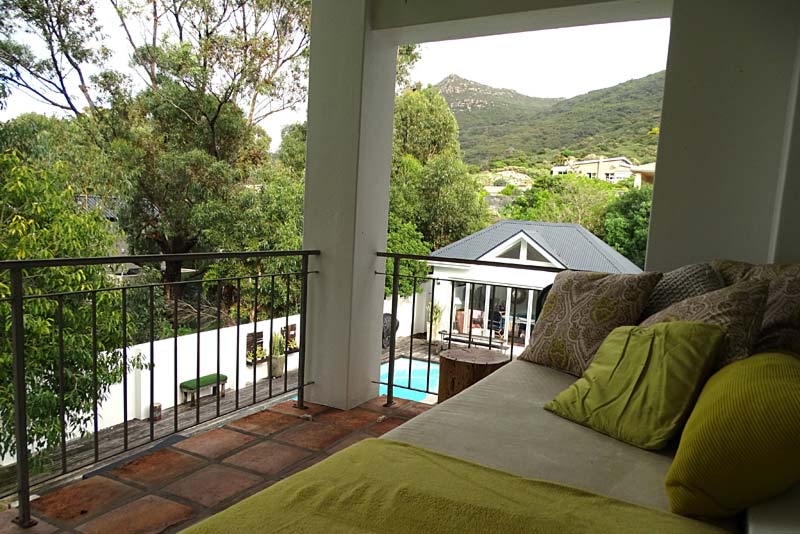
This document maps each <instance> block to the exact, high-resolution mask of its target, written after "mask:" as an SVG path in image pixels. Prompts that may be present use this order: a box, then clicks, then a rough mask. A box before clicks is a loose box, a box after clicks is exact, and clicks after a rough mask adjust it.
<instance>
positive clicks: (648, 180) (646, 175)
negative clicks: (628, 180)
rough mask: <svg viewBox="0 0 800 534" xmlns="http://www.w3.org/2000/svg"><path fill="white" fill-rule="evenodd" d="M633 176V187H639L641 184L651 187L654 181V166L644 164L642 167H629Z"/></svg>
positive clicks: (652, 164) (653, 164)
mask: <svg viewBox="0 0 800 534" xmlns="http://www.w3.org/2000/svg"><path fill="white" fill-rule="evenodd" d="M631 171H633V176H634V185H636V187H641V186H642V184H650V185H653V184H654V183H655V181H656V164H655V162H653V163H645V164H644V165H636V166H634V167H631Z"/></svg>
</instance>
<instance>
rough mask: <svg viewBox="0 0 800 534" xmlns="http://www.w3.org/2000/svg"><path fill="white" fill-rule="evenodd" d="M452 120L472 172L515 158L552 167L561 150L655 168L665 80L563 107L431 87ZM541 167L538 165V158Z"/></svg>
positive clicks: (475, 88)
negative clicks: (541, 160) (656, 130)
mask: <svg viewBox="0 0 800 534" xmlns="http://www.w3.org/2000/svg"><path fill="white" fill-rule="evenodd" d="M437 87H438V88H439V90H440V92H441V93H442V96H444V98H445V99H446V100H447V103H448V104H449V105H450V109H452V110H453V113H454V114H455V116H456V120H457V121H458V124H459V127H460V130H461V131H460V138H461V147H462V148H463V150H464V157H465V160H466V161H467V162H469V163H473V164H477V165H486V164H488V162H489V161H491V160H493V159H496V158H501V157H503V156H504V155H506V154H509V153H513V152H515V151H522V152H525V153H527V154H531V155H535V156H539V157H540V158H546V159H550V158H552V156H553V155H554V154H555V153H556V152H557V151H559V150H561V149H570V150H573V151H575V154H576V156H578V157H583V156H585V155H587V154H589V153H597V154H603V155H606V156H617V155H625V156H628V157H631V158H634V159H635V160H638V161H640V162H646V161H654V160H655V156H656V148H657V146H658V136H657V135H653V134H650V133H648V132H650V131H651V129H652V128H653V127H656V126H658V125H659V123H660V121H661V100H662V95H663V88H664V72H663V71H662V72H657V73H655V74H651V75H649V76H645V77H644V78H639V79H637V80H630V81H627V82H624V83H621V84H619V85H615V86H613V87H608V88H605V89H598V90H596V91H592V92H590V93H586V94H584V95H579V96H576V97H573V98H569V99H559V98H534V97H530V96H526V95H522V94H520V93H517V92H515V91H511V90H510V89H496V88H493V87H489V86H486V85H482V84H479V83H476V82H472V81H469V80H465V79H463V78H459V77H457V76H448V77H447V78H445V79H444V80H442V81H441V82H439V83H438V84H437ZM537 159H539V158H537Z"/></svg>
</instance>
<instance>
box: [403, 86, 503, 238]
mask: <svg viewBox="0 0 800 534" xmlns="http://www.w3.org/2000/svg"><path fill="white" fill-rule="evenodd" d="M480 190H481V188H480V184H478V182H477V180H476V179H475V177H474V176H473V175H471V174H470V172H469V169H468V168H467V166H466V165H465V164H464V163H463V161H461V155H460V149H459V144H458V125H457V124H456V121H455V117H454V116H453V113H452V112H451V111H450V108H449V107H448V106H447V102H446V101H445V100H444V98H442V96H441V95H440V94H439V92H438V91H437V90H436V89H435V88H431V87H429V88H426V89H413V90H406V91H404V92H403V93H402V94H401V95H400V96H399V97H398V98H397V100H396V102H395V112H394V143H393V158H392V177H391V188H390V195H389V211H390V213H391V215H393V216H395V217H396V218H397V219H398V221H403V222H409V223H411V224H413V225H414V227H415V228H416V229H417V230H418V231H419V232H420V233H421V234H422V236H423V239H424V241H425V242H426V243H428V244H430V246H432V247H434V248H439V247H442V246H444V245H447V244H449V243H451V242H453V241H455V240H457V239H461V238H462V237H465V236H467V235H469V234H470V233H472V232H474V231H476V230H478V229H480V228H482V227H483V226H484V225H485V224H486V222H487V219H488V210H487V208H486V205H485V204H484V202H483V200H482V198H481V196H480Z"/></svg>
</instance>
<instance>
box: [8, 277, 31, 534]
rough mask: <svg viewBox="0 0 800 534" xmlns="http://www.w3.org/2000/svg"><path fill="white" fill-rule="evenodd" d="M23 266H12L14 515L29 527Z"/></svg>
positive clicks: (29, 496) (29, 503)
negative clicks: (16, 497) (16, 498)
mask: <svg viewBox="0 0 800 534" xmlns="http://www.w3.org/2000/svg"><path fill="white" fill-rule="evenodd" d="M22 292H23V288H22V268H20V267H15V268H13V269H11V343H12V355H13V358H14V362H13V367H12V369H13V375H14V377H13V378H14V430H15V433H16V438H17V483H18V486H19V492H18V495H19V515H18V516H17V517H16V518H15V519H14V523H17V524H18V525H19V526H21V527H23V528H28V527H32V526H33V525H35V524H36V521H35V520H34V519H32V518H31V491H30V473H29V471H28V426H27V425H28V417H27V406H28V405H27V401H26V398H25V393H26V392H25V319H24V315H23V313H24V309H23V301H22V294H23V293H22Z"/></svg>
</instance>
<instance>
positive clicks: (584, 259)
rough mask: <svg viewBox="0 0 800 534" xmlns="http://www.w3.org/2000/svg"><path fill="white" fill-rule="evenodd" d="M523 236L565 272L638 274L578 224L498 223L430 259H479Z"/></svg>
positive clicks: (448, 246)
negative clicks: (565, 270)
mask: <svg viewBox="0 0 800 534" xmlns="http://www.w3.org/2000/svg"><path fill="white" fill-rule="evenodd" d="M520 233H524V234H525V235H526V236H528V238H530V239H531V240H533V241H534V242H536V243H537V244H538V245H539V246H540V247H541V248H542V249H544V250H545V251H546V252H547V253H548V254H550V255H551V256H553V257H554V258H556V259H557V260H558V261H559V262H560V263H561V264H562V265H564V266H565V267H566V268H567V269H575V270H581V271H598V272H605V273H640V272H642V270H641V269H639V267H637V266H636V264H634V263H633V262H632V261H630V260H629V259H628V258H626V257H625V256H623V255H622V254H620V253H619V252H617V251H616V250H614V249H613V248H611V247H610V246H609V245H608V244H606V243H605V242H603V241H602V240H601V239H600V238H598V237H597V236H595V235H594V234H592V233H591V232H590V231H589V230H587V229H586V228H584V227H583V226H581V225H580V224H571V223H547V222H534V221H513V220H506V221H500V222H499V223H497V224H494V225H492V226H490V227H488V228H484V229H483V230H480V231H478V232H475V233H474V234H472V235H470V236H467V237H465V238H464V239H461V240H459V241H456V242H455V243H451V244H449V245H447V246H446V247H443V248H440V249H439V250H437V251H435V252H433V253H432V254H431V256H433V257H441V258H460V259H465V260H479V259H481V258H482V257H483V256H485V255H486V253H488V252H489V251H490V250H493V249H494V248H496V247H498V246H499V245H501V244H503V243H505V242H506V241H508V240H510V239H511V238H512V237H514V236H515V235H517V234H520Z"/></svg>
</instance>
